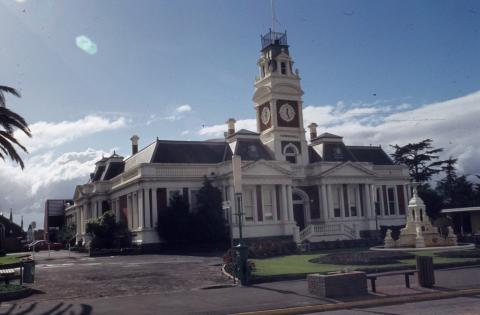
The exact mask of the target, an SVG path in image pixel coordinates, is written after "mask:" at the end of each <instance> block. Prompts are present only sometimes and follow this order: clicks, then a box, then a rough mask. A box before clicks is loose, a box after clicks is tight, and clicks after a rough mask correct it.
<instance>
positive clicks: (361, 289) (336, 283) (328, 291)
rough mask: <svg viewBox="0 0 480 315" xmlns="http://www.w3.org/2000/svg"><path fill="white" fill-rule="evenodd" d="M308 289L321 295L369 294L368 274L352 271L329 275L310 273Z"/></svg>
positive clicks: (332, 296) (333, 296)
mask: <svg viewBox="0 0 480 315" xmlns="http://www.w3.org/2000/svg"><path fill="white" fill-rule="evenodd" d="M307 283H308V291H309V292H310V293H312V294H315V295H317V296H321V297H329V298H336V297H344V296H359V295H366V294H367V292H368V291H367V275H366V274H365V272H361V271H352V272H348V273H336V274H329V275H320V274H310V275H308V276H307Z"/></svg>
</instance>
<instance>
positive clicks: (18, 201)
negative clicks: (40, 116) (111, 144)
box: [0, 116, 126, 223]
mask: <svg viewBox="0 0 480 315" xmlns="http://www.w3.org/2000/svg"><path fill="white" fill-rule="evenodd" d="M124 126H126V120H125V119H124V118H116V119H108V118H104V117H101V116H86V117H84V118H81V119H79V120H77V121H62V122H44V121H41V122H36V123H33V124H31V125H30V128H31V130H32V134H33V138H31V139H30V138H26V137H25V136H24V135H22V134H16V136H17V137H18V139H19V140H20V142H21V143H22V144H24V145H25V146H26V147H27V148H28V149H29V151H30V152H31V154H29V155H27V156H25V157H24V162H25V169H24V170H23V171H21V170H20V168H19V167H18V165H16V164H13V163H12V162H10V161H9V160H6V161H0V178H2V185H0V211H3V212H5V209H9V208H13V213H14V218H15V221H16V222H19V221H20V215H25V222H26V223H29V222H30V221H32V220H37V221H40V222H43V219H42V216H43V215H42V211H43V204H44V202H45V200H46V199H47V198H71V197H72V196H73V192H74V188H75V185H77V184H82V183H85V182H87V180H88V178H89V174H90V173H91V172H93V170H94V169H95V162H96V161H98V159H100V158H101V156H102V155H103V154H105V155H108V154H110V152H103V151H100V150H94V149H87V150H84V151H75V152H64V153H60V154H59V153H57V151H58V150H60V149H61V148H60V147H61V146H62V145H63V144H66V143H68V142H70V141H73V140H76V139H79V138H81V137H86V136H91V135H93V134H98V133H100V132H103V131H108V130H114V129H119V128H122V127H124ZM40 149H43V150H40Z"/></svg>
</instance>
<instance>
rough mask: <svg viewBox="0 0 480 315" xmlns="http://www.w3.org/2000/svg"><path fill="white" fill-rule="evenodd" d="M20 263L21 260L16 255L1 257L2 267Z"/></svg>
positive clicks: (0, 263)
mask: <svg viewBox="0 0 480 315" xmlns="http://www.w3.org/2000/svg"><path fill="white" fill-rule="evenodd" d="M19 261H20V259H19V258H18V257H17V256H14V255H7V256H3V257H0V265H5V264H13V263H16V262H19Z"/></svg>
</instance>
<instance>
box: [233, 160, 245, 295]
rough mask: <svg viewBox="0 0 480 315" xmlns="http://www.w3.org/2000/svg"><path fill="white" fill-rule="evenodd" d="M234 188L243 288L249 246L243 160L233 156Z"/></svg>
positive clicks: (238, 272)
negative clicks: (245, 227) (245, 228)
mask: <svg viewBox="0 0 480 315" xmlns="http://www.w3.org/2000/svg"><path fill="white" fill-rule="evenodd" d="M232 168H233V186H234V190H235V209H236V210H237V213H236V215H237V216H238V244H237V246H235V249H236V250H237V252H238V257H237V277H238V279H239V280H240V284H241V285H242V286H246V285H248V263H247V256H248V246H246V245H245V244H244V242H243V231H242V217H243V193H242V159H241V157H240V156H238V155H234V156H232Z"/></svg>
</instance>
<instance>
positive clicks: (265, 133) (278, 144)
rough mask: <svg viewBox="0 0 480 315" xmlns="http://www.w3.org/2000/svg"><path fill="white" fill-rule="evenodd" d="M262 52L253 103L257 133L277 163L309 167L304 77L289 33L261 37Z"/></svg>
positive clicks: (271, 33) (268, 34)
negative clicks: (296, 66)
mask: <svg viewBox="0 0 480 315" xmlns="http://www.w3.org/2000/svg"><path fill="white" fill-rule="evenodd" d="M261 40H262V50H261V56H260V58H259V59H258V62H257V65H258V68H259V72H260V73H259V75H258V76H257V78H256V80H255V93H254V95H253V102H254V103H255V110H256V112H257V130H258V132H259V133H260V138H261V140H262V142H263V143H264V144H265V145H266V146H268V147H269V148H270V150H271V151H272V152H273V153H274V156H275V159H276V160H286V161H289V162H291V163H295V164H307V163H308V147H307V141H306V139H305V129H304V128H303V114H302V95H303V91H302V88H301V87H300V75H299V72H298V70H295V71H293V60H292V58H291V57H290V53H289V49H288V44H287V32H285V33H278V32H272V31H271V30H270V31H269V32H268V33H267V34H265V35H263V36H261Z"/></svg>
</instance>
